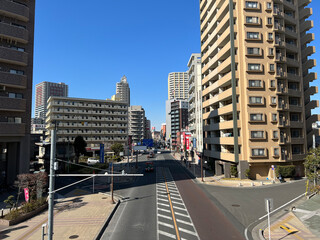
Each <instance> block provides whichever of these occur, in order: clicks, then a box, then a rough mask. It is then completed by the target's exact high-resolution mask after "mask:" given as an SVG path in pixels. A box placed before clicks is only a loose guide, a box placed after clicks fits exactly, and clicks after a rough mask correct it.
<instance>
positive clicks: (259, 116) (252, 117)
mask: <svg viewBox="0 0 320 240" xmlns="http://www.w3.org/2000/svg"><path fill="white" fill-rule="evenodd" d="M250 120H251V121H263V114H262V113H255V114H250Z"/></svg>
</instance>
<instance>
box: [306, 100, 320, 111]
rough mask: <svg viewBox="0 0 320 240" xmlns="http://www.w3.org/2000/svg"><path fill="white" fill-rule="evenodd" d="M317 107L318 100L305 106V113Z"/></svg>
mask: <svg viewBox="0 0 320 240" xmlns="http://www.w3.org/2000/svg"><path fill="white" fill-rule="evenodd" d="M318 107H319V101H318V100H312V101H310V102H309V103H308V104H307V105H306V111H310V110H311V109H315V108H318Z"/></svg>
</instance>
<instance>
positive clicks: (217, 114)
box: [200, 0, 320, 179]
mask: <svg viewBox="0 0 320 240" xmlns="http://www.w3.org/2000/svg"><path fill="white" fill-rule="evenodd" d="M229 2H233V9H234V10H233V11H230V9H232V6H230V7H229ZM310 2H311V1H310V0H301V1H300V0H299V1H298V0H250V1H244V0H243V1H242V0H241V1H240V0H233V1H232V0H230V1H228V0H216V1H208V0H201V1H200V19H201V54H202V60H201V61H202V88H203V120H204V147H205V150H204V155H205V157H206V158H208V159H209V160H212V161H215V166H216V173H217V174H220V173H221V172H222V170H224V172H225V174H229V169H230V164H237V166H238V170H239V173H240V176H242V177H243V176H244V172H245V169H247V168H250V172H251V177H253V178H257V179H259V178H266V177H269V178H273V177H274V175H273V171H272V166H273V165H274V166H278V165H287V164H294V165H295V166H296V173H297V175H300V176H302V175H303V174H304V166H303V159H304V157H305V156H306V153H307V150H308V148H309V147H311V146H312V134H313V130H312V123H313V122H315V121H318V120H320V118H319V116H318V115H313V114H312V113H311V110H312V109H314V108H316V107H318V101H316V100H310V96H311V95H313V94H315V93H317V92H318V89H317V88H316V87H310V83H311V82H312V81H314V80H315V79H316V78H317V75H316V73H313V72H309V69H311V68H313V67H314V66H315V60H313V59H310V58H309V57H310V56H311V55H312V54H313V53H314V52H315V48H314V47H313V46H310V45H309V44H310V42H311V41H313V40H314V34H313V33H309V32H308V31H309V30H310V29H311V28H312V27H313V22H312V21H310V20H307V18H308V17H310V16H311V14H312V9H310V8H307V5H308V4H309V3H310ZM230 25H231V27H230ZM230 49H231V51H230Z"/></svg>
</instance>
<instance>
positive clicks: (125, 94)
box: [115, 76, 130, 106]
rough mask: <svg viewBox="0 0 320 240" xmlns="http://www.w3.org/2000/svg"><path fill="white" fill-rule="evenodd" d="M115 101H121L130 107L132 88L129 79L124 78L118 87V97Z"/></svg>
mask: <svg viewBox="0 0 320 240" xmlns="http://www.w3.org/2000/svg"><path fill="white" fill-rule="evenodd" d="M115 99H119V100H120V101H124V102H126V103H127V104H128V106H130V88H129V83H128V81H127V77H126V76H123V77H122V78H121V81H120V82H118V83H117V85H116V96H115Z"/></svg>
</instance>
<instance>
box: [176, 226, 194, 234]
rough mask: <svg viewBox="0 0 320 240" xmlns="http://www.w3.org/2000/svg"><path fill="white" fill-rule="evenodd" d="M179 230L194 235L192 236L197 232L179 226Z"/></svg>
mask: <svg viewBox="0 0 320 240" xmlns="http://www.w3.org/2000/svg"><path fill="white" fill-rule="evenodd" d="M179 231H181V232H185V233H188V234H191V235H194V236H197V234H196V233H195V232H193V231H190V230H187V229H184V228H180V227H179Z"/></svg>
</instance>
